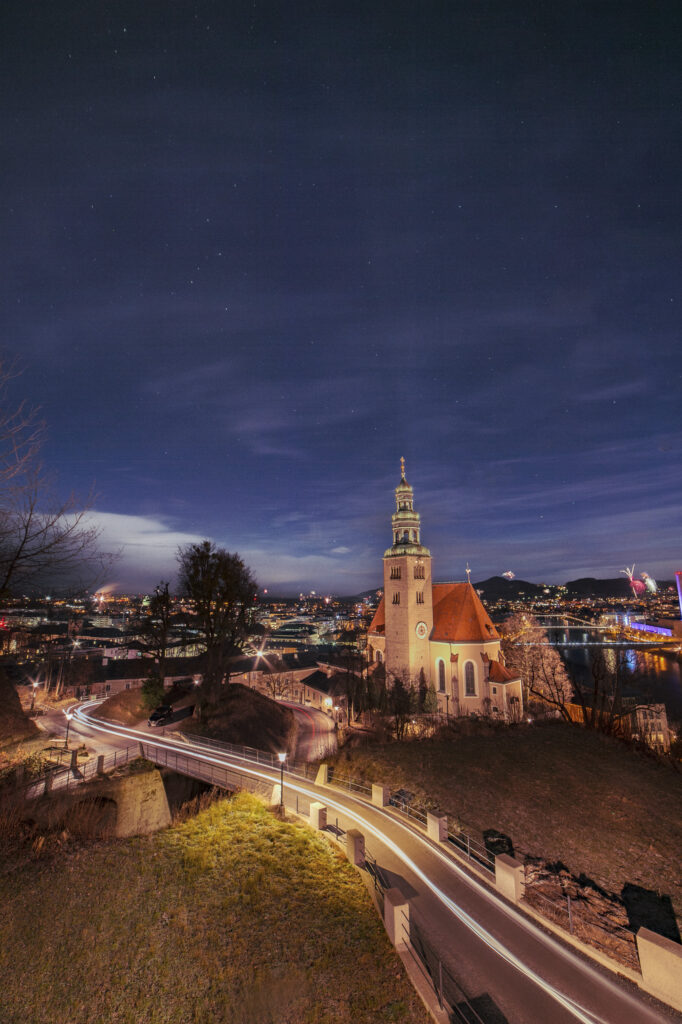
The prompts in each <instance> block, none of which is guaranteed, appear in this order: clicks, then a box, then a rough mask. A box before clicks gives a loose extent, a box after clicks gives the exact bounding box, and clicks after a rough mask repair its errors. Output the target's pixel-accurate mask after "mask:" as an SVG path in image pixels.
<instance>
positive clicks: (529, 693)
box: [502, 614, 573, 722]
mask: <svg viewBox="0 0 682 1024" xmlns="http://www.w3.org/2000/svg"><path fill="white" fill-rule="evenodd" d="M502 652H503V655H504V658H505V663H506V665H507V667H508V668H509V669H511V670H512V671H513V672H517V673H518V674H519V676H520V677H521V681H522V683H523V686H524V689H525V691H526V693H525V702H526V703H528V702H529V701H533V700H535V701H537V702H538V703H540V704H542V705H544V706H545V707H548V708H551V709H552V710H554V711H555V712H556V713H558V714H559V715H560V716H561V717H562V718H563V719H564V720H565V721H567V722H570V721H572V719H571V714H570V708H568V707H567V705H568V704H570V702H571V699H572V696H573V685H572V683H571V680H570V679H569V677H568V673H567V672H566V668H565V666H564V663H563V660H562V658H561V655H560V654H559V652H558V651H557V650H556V648H554V647H552V646H551V645H550V643H549V638H548V636H547V631H546V630H545V629H544V628H543V627H542V626H541V625H540V624H539V622H538V621H537V619H535V618H534V617H533V616H532V615H520V614H518V615H512V616H510V617H509V618H508V619H507V620H506V621H505V623H504V624H503V626H502Z"/></svg>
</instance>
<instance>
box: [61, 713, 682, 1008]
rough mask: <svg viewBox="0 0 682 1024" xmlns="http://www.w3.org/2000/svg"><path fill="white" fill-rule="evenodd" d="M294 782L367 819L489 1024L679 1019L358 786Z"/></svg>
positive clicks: (118, 733)
mask: <svg viewBox="0 0 682 1024" xmlns="http://www.w3.org/2000/svg"><path fill="white" fill-rule="evenodd" d="M78 721H80V722H82V724H83V725H84V726H85V727H86V728H90V729H93V730H94V731H96V732H98V733H101V734H106V736H107V739H108V740H109V742H112V741H114V742H115V741H116V739H117V740H119V741H120V742H121V743H122V744H125V743H130V742H131V740H143V741H145V742H147V743H149V742H153V743H154V744H155V745H156V746H158V747H164V748H166V749H172V750H174V751H176V752H177V751H178V750H179V749H182V750H183V751H184V752H185V753H188V747H187V745H186V744H182V748H181V747H180V744H179V743H178V742H177V741H174V740H173V739H172V738H171V737H170V736H166V737H159V736H157V735H154V736H150V735H149V732H148V731H147V730H145V731H144V732H143V731H141V730H136V729H128V728H123V727H120V726H116V725H114V724H109V723H106V722H104V721H101V720H93V719H91V718H89V716H88V715H87V711H86V709H84V708H80V709H79V710H78V711H77V712H76V717H75V718H74V721H73V722H72V729H73V727H74V725H76V723H77V722H78ZM192 756H193V757H196V758H199V759H201V760H203V761H206V762H207V763H209V764H210V763H213V764H216V765H222V766H227V767H232V768H238V769H239V771H240V772H241V774H242V775H249V776H251V777H254V778H256V779H259V780H265V781H268V782H272V783H277V782H278V781H279V772H278V770H277V769H268V768H266V767H263V766H262V765H256V764H254V763H253V762H249V761H245V760H244V759H242V758H239V757H236V756H234V755H232V754H228V753H223V752H217V751H205V750H199V749H198V748H192ZM285 791H286V794H287V796H288V797H289V799H292V798H293V797H294V796H295V795H298V796H299V797H300V798H301V799H302V800H303V802H305V801H306V800H311V801H312V800H320V801H322V802H323V803H324V804H326V806H327V808H328V820H329V821H330V822H331V821H334V819H337V820H338V824H339V826H340V827H342V828H343V829H346V830H347V829H349V828H359V829H360V830H361V831H362V832H363V833H364V835H365V837H366V841H367V848H368V850H369V851H370V852H371V853H372V855H373V856H374V857H375V858H376V860H377V863H378V865H379V867H380V869H381V871H382V873H383V874H384V876H385V877H387V879H388V880H389V882H390V884H391V885H396V886H398V887H399V888H400V889H401V891H402V892H403V893H404V894H405V895H406V896H407V897H409V899H410V903H411V907H412V910H413V912H414V914H415V916H417V917H418V919H419V922H420V925H421V926H422V927H423V929H424V930H425V932H426V937H427V939H428V941H429V942H430V943H431V945H432V946H434V947H435V948H436V949H437V950H438V951H439V954H440V955H441V957H442V959H443V961H444V963H446V965H447V966H448V968H449V969H450V970H451V972H452V973H453V975H454V976H455V977H456V978H457V979H458V980H459V982H460V984H461V985H462V987H463V988H464V989H465V990H466V991H467V994H468V996H469V998H470V999H472V998H473V999H482V1000H483V1001H484V1003H485V1004H486V1005H487V1007H488V1009H492V1015H489V1014H488V1011H484V1010H482V1009H481V1010H479V1012H481V1016H482V1019H484V1020H485V1021H486V1024H487V1022H488V1021H490V1022H491V1024H492V1021H494V1022H495V1024H504V1022H506V1024H535V1022H537V1024H548V1022H551V1024H574V1022H575V1021H580V1022H582V1024H661V1022H662V1021H670V1020H680V1017H679V1016H678V1015H677V1014H676V1013H675V1012H674V1011H673V1010H670V1009H669V1008H667V1007H663V1006H662V1005H661V1004H659V1003H656V1002H655V1001H654V1000H652V999H650V998H649V997H648V996H647V995H646V994H644V993H642V992H640V991H639V990H638V989H637V988H636V987H635V986H634V985H632V984H630V983H629V982H626V981H621V980H620V979H619V978H617V977H615V976H614V975H612V974H610V973H609V972H608V971H606V970H603V969H601V968H600V967H598V966H596V965H594V964H593V963H591V962H589V961H587V960H586V959H584V958H583V957H582V956H580V955H579V954H578V953H576V952H574V951H573V950H572V949H571V948H569V947H566V946H564V945H563V944H562V943H560V942H559V941H558V940H557V939H556V938H555V937H554V936H552V935H549V934H546V933H545V932H544V931H543V930H542V929H541V928H539V927H538V926H537V925H536V924H534V923H533V922H532V921H529V920H528V919H527V918H525V917H524V916H523V915H522V914H521V913H520V912H519V911H518V910H516V908H514V907H512V906H511V905H509V904H507V903H505V902H504V901H502V900H500V899H499V898H498V897H497V896H496V895H495V894H494V893H493V892H491V891H490V890H489V889H488V888H487V887H486V886H485V885H484V884H483V883H481V882H479V881H478V880H477V879H475V878H473V877H472V876H470V875H469V874H468V872H467V871H466V870H465V869H464V868H463V867H461V866H460V865H459V864H458V863H457V862H456V861H454V859H453V858H451V857H449V856H448V855H447V854H446V853H445V852H443V851H442V850H441V849H439V848H438V846H437V845H436V844H434V843H432V842H431V841H430V840H428V839H427V838H426V837H425V836H424V835H423V834H421V833H420V832H418V831H417V829H416V828H412V827H411V826H410V825H409V824H408V823H406V822H404V821H402V820H400V819H399V818H398V817H397V815H395V814H394V813H393V812H392V811H391V810H390V809H388V808H379V807H374V806H373V805H372V804H370V803H368V802H366V801H365V800H362V799H360V798H358V797H357V796H356V795H354V794H353V795H351V794H347V793H344V792H342V791H339V790H336V789H331V788H329V787H318V786H315V785H314V784H312V783H310V782H308V781H307V780H305V779H302V778H300V777H299V776H295V775H291V774H289V773H286V774H285ZM480 1005H481V1006H482V1005H483V1003H481V1004H480Z"/></svg>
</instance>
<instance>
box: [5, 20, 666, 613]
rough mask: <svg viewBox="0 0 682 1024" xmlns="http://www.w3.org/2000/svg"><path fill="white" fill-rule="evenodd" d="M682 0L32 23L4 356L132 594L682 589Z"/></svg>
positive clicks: (20, 52)
mask: <svg viewBox="0 0 682 1024" xmlns="http://www.w3.org/2000/svg"><path fill="white" fill-rule="evenodd" d="M679 11H680V8H679V4H678V3H670V4H665V3H651V2H649V0H642V2H641V3H628V2H623V3H600V4H575V3H573V2H570V3H568V2H567V3H563V4H562V3H558V4H545V3H542V4H541V3H539V2H538V3H525V4H524V3H515V2H513V0H498V2H489V3H481V2H475V0H468V2H466V3H463V2H456V0H450V2H447V3H446V2H443V3H428V2H427V3H418V4H417V3H414V2H410V3H402V2H399V0H397V2H396V0H392V2H382V3H376V4H367V3H357V4H355V3H349V2H345V3H338V4H320V3H314V4H306V3H296V4H282V3H279V2H278V3H268V4H263V3H260V2H256V3H246V2H244V3H230V2H225V0H207V2H193V3H183V2H171V0H164V2H163V3H159V2H154V0H145V2H144V3H140V2H139V0H135V3H125V2H120V3H85V2H78V3H77V2H72V3H63V2H61V3H60V2H59V0H57V2H55V3H51V4H46V3H42V2H41V3H38V2H34V3H30V2H26V0H22V2H21V3H19V2H17V0H6V2H5V3H4V4H3V5H2V12H1V14H0V19H1V23H0V38H1V39H2V43H1V44H0V45H1V47H2V83H1V84H2V92H1V102H2V122H1V128H2V140H3V141H2V147H3V161H2V167H3V170H2V223H1V230H2V240H3V263H4V265H3V268H2V275H1V277H0V299H1V304H2V319H3V325H2V326H3V332H2V346H3V349H4V351H5V352H6V353H7V354H17V353H18V354H19V355H20V358H21V361H22V363H23V366H24V374H23V376H22V378H21V379H20V380H19V381H16V382H15V383H14V391H15V394H16V396H17V397H18V396H19V395H22V396H24V395H25V396H27V397H28V398H29V400H30V401H32V402H33V403H36V404H39V405H41V406H42V409H43V414H44V416H45V418H46V420H47V421H48V424H49V442H48V444H47V446H46V451H45V456H46V461H47V462H48V463H49V465H50V466H52V467H53V468H54V469H55V470H56V471H58V473H59V479H60V482H61V485H62V487H63V488H64V489H70V488H72V487H75V488H77V489H79V490H81V491H87V490H88V489H89V487H90V485H91V484H92V482H93V481H95V485H96V490H97V492H98V499H97V518H98V519H99V521H100V523H101V525H102V527H103V543H104V545H105V546H107V547H118V546H119V545H120V544H121V543H123V544H124V545H125V548H124V552H123V557H122V559H121V561H120V562H119V564H118V566H117V568H116V572H115V576H116V580H117V581H118V582H119V583H120V585H121V586H123V587H126V588H127V587H130V588H140V587H145V588H147V587H150V586H152V585H153V584H154V583H155V582H156V581H157V580H158V579H159V578H160V577H167V576H168V575H169V574H171V573H172V572H173V571H174V554H175V549H176V546H177V544H178V543H179V542H187V541H189V540H193V539H199V538H202V537H204V536H209V537H211V538H213V539H214V540H215V541H216V542H217V543H219V544H222V545H224V546H226V547H227V548H228V549H229V550H238V551H239V552H240V553H242V555H243V556H244V557H245V559H246V560H247V561H248V562H250V564H251V565H252V566H253V568H254V569H255V571H256V573H257V576H258V578H259V580H260V582H261V583H262V584H263V585H265V586H269V587H272V588H274V589H278V590H282V589H286V588H289V589H297V588H299V587H302V586H305V587H306V588H308V587H314V588H316V589H318V590H333V591H335V592H342V593H352V592H357V591H359V590H361V589H363V588H365V587H369V586H374V585H377V584H378V583H379V582H380V574H381V566H380V558H381V554H382V553H383V550H384V548H385V547H386V546H387V545H388V544H389V542H390V526H389V517H390V513H391V511H392V508H393V493H392V491H393V488H394V487H395V485H396V484H397V482H398V475H399V461H398V460H399V457H400V456H401V455H404V456H405V457H406V459H407V476H408V480H409V481H410V482H411V483H412V484H413V486H414V487H415V492H416V502H417V507H418V508H419V510H420V511H421V513H422V520H423V534H422V536H423V539H424V542H425V543H426V544H428V545H429V546H430V547H431V549H432V553H433V555H434V558H435V565H434V570H435V575H436V577H437V578H440V579H448V578H450V579H457V578H460V579H461V578H462V577H463V575H464V567H465V564H466V562H467V561H469V563H470V564H471V566H472V570H473V578H474V579H482V578H484V577H486V576H488V575H491V574H496V573H501V572H503V571H505V570H507V569H512V570H513V571H514V572H516V573H517V575H518V576H521V577H525V578H530V579H534V580H541V579H544V580H547V581H562V580H564V579H570V578H575V577H577V576H580V575H585V574H591V575H598V576H614V575H617V573H618V570H619V569H621V568H623V567H624V566H625V565H626V564H627V565H631V564H632V563H633V562H635V563H636V564H637V571H639V570H646V571H648V572H649V573H651V574H652V575H655V576H656V575H658V576H668V577H669V576H670V575H671V574H672V572H673V570H674V569H677V568H680V567H682V551H680V514H679V510H680V507H681V504H682V501H681V497H682V494H681V486H680V485H681V483H682V479H681V477H682V472H681V469H680V442H681V440H682V423H681V420H680V412H679V410H680V398H679V392H680V377H681V374H682V369H681V366H680V343H679V320H680V316H679V309H680V301H679V300H680V291H679V281H680V260H679V255H680V224H681V221H682V218H681V217H680V192H681V189H680V181H682V166H681V164H682V160H681V159H680V157H681V144H680V138H681V133H680V120H679V115H680V106H681V104H680V98H681V97H680V91H681V90H680V76H679V52H680V43H681V42H682V31H681V29H682V24H681V22H680V16H679Z"/></svg>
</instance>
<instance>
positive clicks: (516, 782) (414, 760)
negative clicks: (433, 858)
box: [337, 722, 682, 919]
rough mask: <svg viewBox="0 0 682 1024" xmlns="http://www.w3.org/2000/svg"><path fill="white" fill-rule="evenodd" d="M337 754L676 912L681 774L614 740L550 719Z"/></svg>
mask: <svg viewBox="0 0 682 1024" xmlns="http://www.w3.org/2000/svg"><path fill="white" fill-rule="evenodd" d="M347 757H350V762H349V761H348V760H347ZM337 760H338V763H339V766H340V769H342V770H344V771H348V770H351V771H352V772H353V774H357V775H358V776H362V777H364V778H366V779H369V780H370V781H376V782H385V783H387V784H389V783H390V784H391V785H392V786H393V787H396V788H397V787H404V788H405V789H407V790H410V791H412V792H414V793H416V794H417V796H418V798H419V799H421V800H427V799H428V798H429V797H430V798H431V799H432V801H433V803H434V805H435V806H437V807H440V808H441V809H442V810H443V811H444V812H447V813H448V814H449V815H451V816H452V817H453V818H456V819H459V820H460V821H461V822H463V823H464V825H465V826H468V827H469V828H471V829H474V830H478V831H479V832H483V831H484V830H486V829H498V830H499V831H500V832H503V833H505V834H506V835H508V836H510V837H511V839H512V841H513V843H514V848H515V851H516V854H517V855H521V856H524V855H530V856H533V857H541V858H543V859H545V860H547V861H550V862H556V861H562V862H563V863H564V864H565V865H566V866H567V867H568V869H569V870H570V871H571V872H572V873H573V874H574V875H576V876H578V875H580V874H585V875H586V876H587V877H589V878H591V879H592V880H593V881H595V882H597V883H598V884H600V885H602V886H603V887H604V888H605V889H606V890H607V891H610V892H615V893H616V894H619V893H620V892H621V890H622V888H623V885H624V884H625V883H627V882H630V883H632V884H634V885H639V886H643V887H644V888H646V889H652V890H655V891H660V892H661V893H662V894H667V895H670V896H671V897H672V900H673V904H674V908H675V911H676V914H677V917H678V919H681V918H682V878H681V877H680V871H679V864H680V850H681V849H682V774H681V773H680V772H679V770H678V771H676V770H674V769H673V768H671V767H670V766H668V765H663V764H660V763H658V762H657V761H655V760H653V759H650V758H647V757H645V756H643V755H641V754H638V753H636V752H634V751H632V750H630V749H629V748H627V747H626V746H625V745H624V744H622V743H620V742H618V741H617V740H615V739H610V738H608V737H604V736H599V735H594V734H592V733H590V732H588V731H587V730H584V729H579V728H576V727H571V726H565V725H563V724H562V723H560V722H556V723H547V724H545V725H538V724H535V725H533V726H530V727H528V728H524V727H521V728H516V729H504V728H502V729H496V730H492V731H487V732H486V731H483V732H482V733H479V734H477V735H476V734H474V735H465V734H461V735H459V736H457V738H456V739H451V740H435V739H434V740H423V741H414V742H408V743H402V744H398V743H390V744H386V745H380V746H367V747H359V748H357V749H355V750H352V751H349V752H348V755H346V754H345V753H342V754H341V755H339V757H338V759H337Z"/></svg>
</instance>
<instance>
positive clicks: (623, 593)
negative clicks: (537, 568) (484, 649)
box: [345, 576, 672, 601]
mask: <svg viewBox="0 0 682 1024" xmlns="http://www.w3.org/2000/svg"><path fill="white" fill-rule="evenodd" d="M557 586H559V584H557V583H531V582H530V580H520V579H513V580H507V579H505V578H504V577H503V576H490V577H489V579H487V580H481V581H477V582H475V583H474V587H475V588H476V590H478V591H480V592H481V593H482V595H483V599H484V600H485V601H503V600H508V601H516V600H518V599H519V598H520V597H531V598H535V597H541V596H542V595H543V594H544V593H545V591H546V590H549V591H550V593H551V592H552V591H553V590H554V588H555V587H557ZM563 586H565V587H566V591H565V593H564V596H565V597H567V598H569V599H570V598H589V597H597V598H606V597H615V598H621V599H623V600H626V599H627V598H629V597H632V591H631V590H630V584H629V583H628V581H627V579H626V578H625V577H624V576H616V577H614V578H613V579H598V578H597V577H596V576H582V577H580V579H577V580H569V581H568V582H567V583H565V584H563ZM667 586H672V582H671V581H670V580H660V581H659V587H661V588H663V587H667ZM378 589H381V588H378ZM376 593H377V590H364V591H363V592H362V593H361V594H355V595H354V596H353V597H349V598H345V600H347V601H362V600H363V598H366V597H372V596H374V595H375V594H376Z"/></svg>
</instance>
